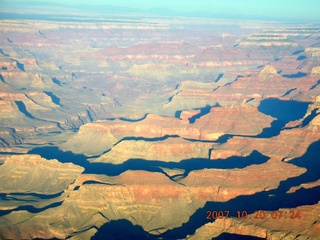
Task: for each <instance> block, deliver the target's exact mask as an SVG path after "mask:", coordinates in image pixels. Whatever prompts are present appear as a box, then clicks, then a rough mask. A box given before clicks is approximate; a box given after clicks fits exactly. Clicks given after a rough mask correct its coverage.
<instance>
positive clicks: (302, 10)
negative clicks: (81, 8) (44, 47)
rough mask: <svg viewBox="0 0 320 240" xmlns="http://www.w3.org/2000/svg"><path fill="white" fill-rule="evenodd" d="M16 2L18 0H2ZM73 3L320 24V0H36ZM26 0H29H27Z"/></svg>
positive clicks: (3, 0) (40, 0)
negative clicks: (166, 9)
mask: <svg viewBox="0 0 320 240" xmlns="http://www.w3.org/2000/svg"><path fill="white" fill-rule="evenodd" d="M0 1H1V2H8V1H9V2H11V3H12V2H14V1H15V0H0ZM33 1H34V2H35V1H38V2H41V3H44V2H50V3H58V4H65V5H69V6H73V5H80V4H84V5H113V6H120V7H129V8H136V9H144V10H146V9H151V8H168V9H171V10H174V11H179V12H183V13H189V12H190V13H198V14H199V13H201V12H205V13H208V14H210V16H211V15H212V16H214V15H219V16H221V15H226V17H228V16H231V17H237V16H239V17H240V18H243V17H245V18H253V19H271V20H272V19H284V20H286V19H287V20H297V21H300V20H302V21H312V22H318V23H320V0H89V1H88V0H33ZM25 2H27V1H25Z"/></svg>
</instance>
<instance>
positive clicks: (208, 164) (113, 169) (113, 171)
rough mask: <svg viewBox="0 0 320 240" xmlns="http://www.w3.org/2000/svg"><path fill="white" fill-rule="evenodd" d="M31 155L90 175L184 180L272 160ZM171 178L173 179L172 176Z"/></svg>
mask: <svg viewBox="0 0 320 240" xmlns="http://www.w3.org/2000/svg"><path fill="white" fill-rule="evenodd" d="M28 153H29V154H39V155H40V156H41V157H44V158H46V159H49V160H50V159H57V160H58V161H59V162H62V163H68V162H71V163H74V164H76V165H79V166H82V167H84V168H85V171H84V173H88V174H106V175H109V176H117V175H119V174H121V173H123V172H125V171H128V170H145V171H149V172H161V173H163V174H165V175H167V174H166V173H165V172H163V170H162V169H161V168H170V169H182V170H184V171H185V172H184V174H183V177H186V176H187V175H188V174H189V173H190V172H191V171H194V170H201V169H205V168H213V169H233V168H245V167H248V166H250V165H252V164H263V163H265V162H267V161H268V159H269V158H268V157H266V156H264V155H262V154H261V153H259V152H258V151H253V152H252V153H251V154H250V155H249V156H246V157H238V156H233V157H229V158H227V159H221V160H220V159H216V160H210V159H208V158H194V159H186V160H181V161H180V162H162V161H158V160H145V159H129V160H127V161H125V162H124V163H122V164H111V163H95V162H93V163H91V162H89V161H88V160H87V157H86V156H85V155H82V154H74V153H72V152H70V151H69V152H63V151H61V150H60V149H59V148H58V147H55V146H50V147H40V148H34V149H32V150H31V151H29V152H28ZM168 177H169V176H168Z"/></svg>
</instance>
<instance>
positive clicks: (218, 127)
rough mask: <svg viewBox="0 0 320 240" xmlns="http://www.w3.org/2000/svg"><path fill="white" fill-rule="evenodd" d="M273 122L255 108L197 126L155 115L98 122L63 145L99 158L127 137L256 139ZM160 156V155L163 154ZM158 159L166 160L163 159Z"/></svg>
mask: <svg viewBox="0 0 320 240" xmlns="http://www.w3.org/2000/svg"><path fill="white" fill-rule="evenodd" d="M239 116H241V117H239ZM272 120H273V118H271V117H269V116H266V115H264V114H262V113H260V112H259V111H258V110H257V108H256V107H252V106H249V105H246V104H244V105H238V104H233V105H231V106H229V107H214V108H211V110H210V112H209V113H208V114H206V115H204V116H202V117H200V118H199V119H197V120H196V121H195V123H190V122H189V120H186V119H184V118H183V119H177V118H169V117H161V116H157V115H152V114H149V115H147V116H146V118H145V119H143V120H141V121H136V122H128V121H121V120H113V121H97V122H95V123H90V124H86V125H84V126H82V127H81V128H80V131H79V133H77V134H76V135H75V136H74V137H73V138H71V139H70V140H69V141H68V142H67V143H66V144H64V145H62V149H64V150H70V151H73V152H75V153H84V154H86V155H97V154H101V153H102V152H104V151H107V150H108V149H110V148H111V147H112V146H113V145H115V144H116V143H117V142H119V141H120V140H122V139H125V138H126V137H129V138H130V137H136V138H139V137H142V138H146V139H148V138H151V139H152V138H162V137H165V136H176V135H177V136H179V137H181V138H186V139H193V140H207V141H214V140H217V139H218V138H219V137H220V136H221V135H224V134H246V135H257V134H259V133H260V132H261V131H262V129H263V128H264V127H267V126H269V124H270V123H271V122H272ZM248 124H250V128H248ZM154 140H155V141H158V140H161V139H154ZM124 144H129V142H123V143H121V144H120V145H119V146H117V147H116V149H117V148H119V147H120V146H124ZM133 144H137V143H133ZM139 144H142V142H141V143H139ZM161 144H163V143H161ZM143 145H144V146H150V144H148V143H143ZM137 146H138V145H137ZM163 146H164V145H163ZM120 148H122V147H120ZM139 149H141V148H140V147H139ZM149 150H150V149H149ZM150 151H156V150H155V149H154V150H150ZM158 155H161V152H159V153H158ZM205 155H207V154H205ZM133 156H134V155H133ZM201 156H203V155H201ZM207 156H208V155H207ZM159 157H160V158H161V159H163V157H164V156H162V157H161V156H159ZM159 157H157V158H159Z"/></svg>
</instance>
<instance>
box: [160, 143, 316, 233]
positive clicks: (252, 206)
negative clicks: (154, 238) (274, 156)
mask: <svg viewBox="0 0 320 240" xmlns="http://www.w3.org/2000/svg"><path fill="white" fill-rule="evenodd" d="M319 149H320V140H319V141H317V142H315V143H313V144H311V145H310V146H309V148H308V150H307V152H306V153H305V154H304V155H303V156H301V157H299V158H295V159H293V160H291V161H290V163H291V164H294V165H296V166H299V167H304V168H306V169H307V171H306V173H304V174H302V175H300V176H297V177H293V178H289V179H287V180H284V181H282V182H281V183H280V186H279V187H278V188H277V189H274V190H270V191H262V192H258V193H256V194H253V195H248V196H239V197H236V198H234V199H231V200H229V201H227V202H207V203H206V204H205V206H204V207H203V208H201V209H199V210H197V211H196V212H195V213H194V214H193V215H192V216H191V217H190V220H189V221H188V222H187V223H185V224H183V225H182V226H181V227H180V228H176V229H173V230H169V231H167V232H165V233H163V234H162V236H163V237H165V238H166V237H168V238H172V237H176V238H181V237H183V236H186V235H188V234H193V233H194V231H195V230H196V229H197V228H199V227H201V226H203V225H204V224H206V223H207V222H208V221H209V220H207V219H206V211H229V212H230V214H229V217H234V218H237V217H238V216H237V212H238V211H240V212H242V211H246V212H247V213H248V214H252V213H254V212H255V211H260V210H264V211H275V210H278V209H280V208H296V207H299V206H303V205H313V204H316V203H318V202H319V201H320V186H317V187H313V188H309V189H305V188H300V189H299V190H297V191H295V192H293V193H287V191H288V190H289V189H290V188H291V187H295V186H299V185H300V184H303V183H309V182H314V181H317V180H319V179H320V172H319V166H320V151H319ZM287 217H288V216H287ZM301 217H304V216H301ZM211 221H212V220H211ZM279 221H281V219H279ZM293 221H296V220H294V219H293Z"/></svg>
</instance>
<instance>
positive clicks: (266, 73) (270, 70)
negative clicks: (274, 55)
mask: <svg viewBox="0 0 320 240" xmlns="http://www.w3.org/2000/svg"><path fill="white" fill-rule="evenodd" d="M259 77H262V78H269V77H280V75H279V74H278V72H277V69H275V67H274V66H272V65H266V66H264V68H263V69H262V70H261V72H260V74H259Z"/></svg>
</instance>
